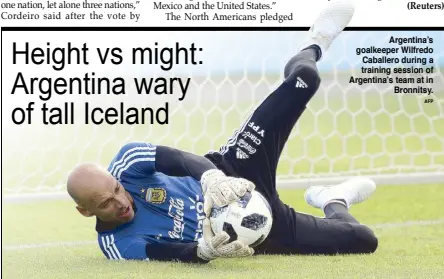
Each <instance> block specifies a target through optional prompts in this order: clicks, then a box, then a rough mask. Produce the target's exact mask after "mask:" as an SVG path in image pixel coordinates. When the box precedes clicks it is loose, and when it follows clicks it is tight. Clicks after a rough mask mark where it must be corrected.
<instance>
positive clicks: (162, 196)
mask: <svg viewBox="0 0 444 279" xmlns="http://www.w3.org/2000/svg"><path fill="white" fill-rule="evenodd" d="M141 191H142V193H143V192H145V189H142V190H141ZM166 196H167V194H166V190H165V189H163V188H148V189H146V194H145V200H146V201H147V202H150V203H155V204H161V203H164V202H165V200H166Z"/></svg>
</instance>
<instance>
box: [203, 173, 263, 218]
mask: <svg viewBox="0 0 444 279" xmlns="http://www.w3.org/2000/svg"><path fill="white" fill-rule="evenodd" d="M200 183H201V185H202V190H203V193H204V212H205V214H206V215H207V216H209V214H210V212H211V208H212V207H213V205H217V206H219V207H223V206H226V205H228V204H230V203H232V202H234V201H237V200H239V198H240V197H242V196H244V195H245V193H246V192H247V191H249V192H251V191H253V190H254V188H255V185H254V183H252V182H250V181H248V180H247V179H244V178H235V177H229V176H226V175H225V174H224V173H223V172H222V171H220V170H217V169H212V170H208V171H206V172H204V173H203V175H202V178H201V180H200Z"/></svg>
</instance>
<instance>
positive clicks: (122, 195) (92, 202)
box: [84, 177, 134, 223]
mask: <svg viewBox="0 0 444 279" xmlns="http://www.w3.org/2000/svg"><path fill="white" fill-rule="evenodd" d="M108 178H111V177H108ZM132 204H133V199H132V197H131V195H130V194H129V193H128V192H126V191H125V189H124V188H123V186H122V185H121V184H120V183H119V182H118V181H117V180H116V179H114V178H113V177H112V178H111V179H109V182H108V183H103V184H102V185H97V187H96V189H95V191H93V193H92V196H90V199H88V200H87V202H86V203H85V204H84V207H85V209H87V211H88V213H89V215H95V216H97V218H99V219H100V220H102V221H104V222H110V223H126V222H129V221H131V220H132V219H133V218H134V210H133V206H132Z"/></svg>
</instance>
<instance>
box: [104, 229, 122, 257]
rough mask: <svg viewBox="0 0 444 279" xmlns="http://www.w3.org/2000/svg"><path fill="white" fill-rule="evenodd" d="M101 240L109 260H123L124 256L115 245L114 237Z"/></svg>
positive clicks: (110, 236)
mask: <svg viewBox="0 0 444 279" xmlns="http://www.w3.org/2000/svg"><path fill="white" fill-rule="evenodd" d="M101 239H102V246H103V249H102V250H103V251H105V252H106V254H107V255H108V259H111V260H118V259H122V255H121V254H120V252H119V250H118V249H117V246H116V244H115V243H114V235H107V236H102V237H101Z"/></svg>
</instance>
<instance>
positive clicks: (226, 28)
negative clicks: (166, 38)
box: [1, 26, 444, 32]
mask: <svg viewBox="0 0 444 279" xmlns="http://www.w3.org/2000/svg"><path fill="white" fill-rule="evenodd" d="M309 28H310V27H286V26H285V27H284V26H282V27H266V26H264V27H260V26H242V27H240V26H238V27H230V26H221V27H187V26H171V27H154V26H153V27H149V26H146V27H131V26H114V27H113V26H66V27H63V26H3V27H1V31H232V32H234V31H307V30H308V29H309ZM345 30H346V31H444V26H423V27H421V26H373V27H371V26H356V27H346V28H345Z"/></svg>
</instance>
